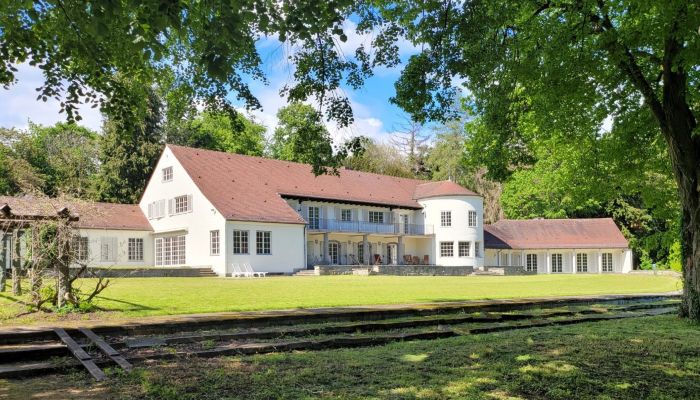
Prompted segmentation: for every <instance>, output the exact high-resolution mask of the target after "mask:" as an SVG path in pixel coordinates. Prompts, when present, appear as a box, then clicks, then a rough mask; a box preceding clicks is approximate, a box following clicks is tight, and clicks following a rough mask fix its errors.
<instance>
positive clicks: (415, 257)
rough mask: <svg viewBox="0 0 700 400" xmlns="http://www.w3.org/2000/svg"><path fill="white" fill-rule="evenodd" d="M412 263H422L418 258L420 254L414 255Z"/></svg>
mask: <svg viewBox="0 0 700 400" xmlns="http://www.w3.org/2000/svg"><path fill="white" fill-rule="evenodd" d="M411 264H413V265H418V264H420V258H418V256H413V258H412V259H411Z"/></svg>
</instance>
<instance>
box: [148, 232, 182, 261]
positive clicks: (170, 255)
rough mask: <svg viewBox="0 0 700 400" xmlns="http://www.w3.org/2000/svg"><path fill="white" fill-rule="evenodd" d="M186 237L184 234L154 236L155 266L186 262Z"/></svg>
mask: <svg viewBox="0 0 700 400" xmlns="http://www.w3.org/2000/svg"><path fill="white" fill-rule="evenodd" d="M186 255H187V239H186V236H185V235H180V236H166V237H159V238H156V241H155V259H156V265H157V266H171V265H185V264H187V257H186Z"/></svg>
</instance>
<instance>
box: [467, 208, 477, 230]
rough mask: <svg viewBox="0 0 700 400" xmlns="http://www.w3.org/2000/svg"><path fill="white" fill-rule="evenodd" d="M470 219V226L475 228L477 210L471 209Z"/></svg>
mask: <svg viewBox="0 0 700 400" xmlns="http://www.w3.org/2000/svg"><path fill="white" fill-rule="evenodd" d="M468 217H469V218H468V219H469V221H468V222H469V227H470V228H473V227H475V226H476V211H469V215H468Z"/></svg>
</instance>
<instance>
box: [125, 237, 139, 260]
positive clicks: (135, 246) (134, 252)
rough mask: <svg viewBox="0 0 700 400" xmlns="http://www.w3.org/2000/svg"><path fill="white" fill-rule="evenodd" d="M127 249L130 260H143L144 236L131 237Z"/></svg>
mask: <svg viewBox="0 0 700 400" xmlns="http://www.w3.org/2000/svg"><path fill="white" fill-rule="evenodd" d="M127 250H128V251H127V253H128V256H129V261H143V239H142V238H129V241H128V249H127Z"/></svg>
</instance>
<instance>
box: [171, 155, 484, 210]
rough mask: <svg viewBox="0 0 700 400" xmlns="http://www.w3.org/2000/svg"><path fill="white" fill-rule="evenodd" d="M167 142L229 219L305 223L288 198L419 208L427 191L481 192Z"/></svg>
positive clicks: (200, 186) (468, 193)
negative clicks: (323, 171)
mask: <svg viewBox="0 0 700 400" xmlns="http://www.w3.org/2000/svg"><path fill="white" fill-rule="evenodd" d="M168 148H169V149H170V150H171V151H172V152H173V154H174V155H175V158H177V160H178V161H179V162H180V164H181V165H182V166H183V167H184V168H185V170H186V171H187V173H188V174H189V175H190V177H191V178H192V180H193V181H194V183H195V184H196V185H197V187H198V188H199V190H200V191H201V192H202V194H204V196H205V197H207V199H209V201H210V202H211V203H212V204H213V205H214V207H216V209H217V210H218V211H219V212H220V213H221V214H222V215H223V216H224V217H225V218H226V219H228V220H238V221H258V222H282V223H305V221H304V220H303V219H302V217H301V216H299V214H298V213H297V212H296V211H295V210H293V209H292V208H291V207H289V205H288V203H287V202H286V201H285V200H284V199H285V198H301V199H317V200H325V201H339V202H352V203H360V204H371V205H378V206H385V207H395V208H409V209H420V208H422V207H421V205H420V204H419V203H418V201H417V200H418V199H419V198H422V197H423V196H424V193H428V194H430V195H436V194H434V193H443V194H442V195H445V194H444V193H448V192H449V193H451V194H460V195H471V196H478V195H477V194H475V193H473V192H471V191H468V190H466V189H464V188H461V187H459V185H457V184H455V183H452V182H449V185H446V186H445V188H446V189H443V187H442V186H441V185H439V184H440V183H441V182H434V183H433V182H430V183H429V182H426V181H422V180H418V179H407V178H397V177H393V176H386V175H378V174H373V173H369V172H360V171H353V170H348V169H345V168H341V169H339V171H338V173H339V175H338V176H335V175H321V176H314V174H313V173H312V172H311V166H310V165H308V164H299V163H295V162H289V161H280V160H271V159H267V158H262V157H252V156H245V155H240V154H231V153H223V152H218V151H211V150H201V149H194V148H190V147H183V146H176V145H168ZM434 184H438V185H437V186H434ZM455 186H457V187H459V188H461V190H458V189H457V188H455ZM419 187H420V189H419Z"/></svg>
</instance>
